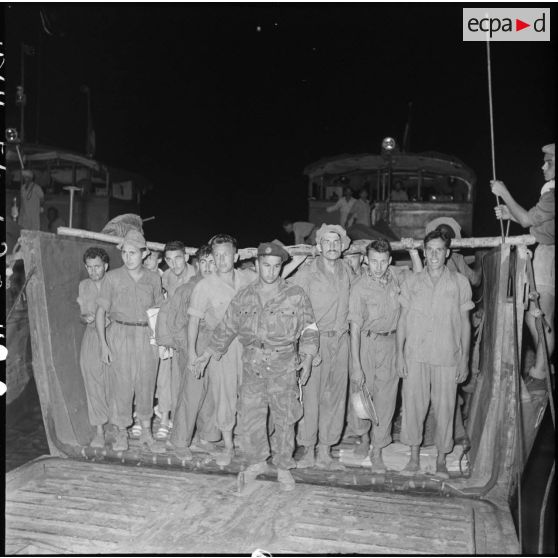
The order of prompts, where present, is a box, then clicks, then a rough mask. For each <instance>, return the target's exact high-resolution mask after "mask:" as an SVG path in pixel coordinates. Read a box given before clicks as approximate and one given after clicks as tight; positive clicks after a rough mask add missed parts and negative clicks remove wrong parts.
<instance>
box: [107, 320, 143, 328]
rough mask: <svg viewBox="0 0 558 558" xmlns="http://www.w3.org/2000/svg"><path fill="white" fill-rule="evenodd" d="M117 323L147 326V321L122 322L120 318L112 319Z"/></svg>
mask: <svg viewBox="0 0 558 558" xmlns="http://www.w3.org/2000/svg"><path fill="white" fill-rule="evenodd" d="M114 321H115V322H116V323H117V324H122V325H127V326H138V327H147V325H148V323H147V322H122V321H120V320H114Z"/></svg>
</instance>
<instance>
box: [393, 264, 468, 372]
mask: <svg viewBox="0 0 558 558" xmlns="http://www.w3.org/2000/svg"><path fill="white" fill-rule="evenodd" d="M399 300H400V302H401V305H402V306H404V307H405V308H406V309H407V310H408V313H407V321H406V341H405V358H407V359H408V360H412V361H414V362H422V363H425V364H430V365H433V366H455V365H457V364H458V362H459V359H460V357H461V313H462V312H465V311H467V310H471V309H472V308H473V307H474V304H473V301H472V292H471V285H470V284H469V281H468V280H467V278H466V277H465V276H463V275H461V273H457V272H455V271H450V270H449V269H448V268H447V267H445V266H444V268H443V271H442V274H441V276H440V277H439V279H438V281H437V283H436V284H434V283H433V282H432V279H431V278H430V274H429V273H428V269H424V270H422V271H420V272H419V273H410V274H408V275H407V277H406V278H405V281H403V282H402V284H401V295H400V297H399Z"/></svg>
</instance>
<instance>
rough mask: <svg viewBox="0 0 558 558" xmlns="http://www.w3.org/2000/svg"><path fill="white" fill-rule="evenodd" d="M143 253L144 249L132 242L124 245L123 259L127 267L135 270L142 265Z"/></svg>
mask: <svg viewBox="0 0 558 558" xmlns="http://www.w3.org/2000/svg"><path fill="white" fill-rule="evenodd" d="M142 255H143V250H142V249H141V248H137V247H136V246H134V245H132V244H126V243H124V245H123V246H122V260H123V261H124V265H125V266H126V269H129V270H130V271H135V270H136V269H139V268H140V267H141V258H142Z"/></svg>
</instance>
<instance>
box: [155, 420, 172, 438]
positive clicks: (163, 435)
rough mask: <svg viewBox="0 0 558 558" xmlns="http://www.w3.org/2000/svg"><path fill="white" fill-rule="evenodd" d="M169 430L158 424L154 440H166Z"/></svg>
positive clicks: (164, 425) (165, 426)
mask: <svg viewBox="0 0 558 558" xmlns="http://www.w3.org/2000/svg"><path fill="white" fill-rule="evenodd" d="M169 432H170V428H169V427H168V426H167V425H166V424H160V425H159V428H157V432H155V436H154V438H155V440H166V439H167V438H168V437H169Z"/></svg>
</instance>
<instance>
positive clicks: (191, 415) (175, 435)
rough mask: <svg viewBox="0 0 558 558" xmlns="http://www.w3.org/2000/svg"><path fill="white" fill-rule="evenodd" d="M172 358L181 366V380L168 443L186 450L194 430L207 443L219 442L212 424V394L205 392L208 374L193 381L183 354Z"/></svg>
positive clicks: (193, 378)
mask: <svg viewBox="0 0 558 558" xmlns="http://www.w3.org/2000/svg"><path fill="white" fill-rule="evenodd" d="M174 358H175V359H176V360H177V361H178V364H179V365H180V368H181V378H182V381H181V383H180V388H179V390H178V404H177V406H176V412H175V414H174V419H173V428H172V433H171V437H170V441H171V443H172V444H173V445H174V446H175V447H188V446H189V445H190V444H191V442H192V437H193V436H194V430H197V432H198V433H199V435H200V437H201V438H202V439H203V440H207V441H209V442H214V441H217V440H219V438H220V436H221V433H220V432H219V431H218V430H217V428H216V426H215V424H214V421H215V405H214V402H213V394H212V393H211V390H209V389H208V388H209V377H208V374H207V371H206V373H205V374H204V375H203V376H202V377H201V378H196V377H195V376H194V375H193V374H192V372H190V371H189V370H188V369H187V368H186V355H185V354H183V353H182V352H180V353H178V354H177V353H175V357H174Z"/></svg>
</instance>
